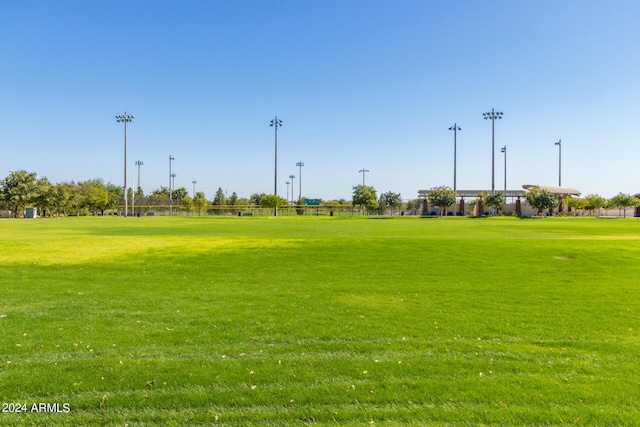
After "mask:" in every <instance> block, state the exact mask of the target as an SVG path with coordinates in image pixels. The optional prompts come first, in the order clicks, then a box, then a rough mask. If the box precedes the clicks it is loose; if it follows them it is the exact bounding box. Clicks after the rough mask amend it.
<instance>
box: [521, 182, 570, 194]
mask: <svg viewBox="0 0 640 427" xmlns="http://www.w3.org/2000/svg"><path fill="white" fill-rule="evenodd" d="M533 187H538V188H540V189H542V190H547V191H548V192H550V193H553V194H557V195H560V196H579V195H580V194H581V193H580V192H579V191H578V190H576V189H575V188H571V187H558V186H557V185H532V184H527V185H523V186H522V188H524V189H527V190H530V189H531V188H533Z"/></svg>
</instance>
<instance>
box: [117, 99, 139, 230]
mask: <svg viewBox="0 0 640 427" xmlns="http://www.w3.org/2000/svg"><path fill="white" fill-rule="evenodd" d="M133 119H135V116H132V115H129V114H127V112H126V111H125V112H124V114H123V115H121V116H116V122H118V123H124V186H123V191H122V194H123V195H124V216H125V217H126V216H127V123H128V122H132V121H133Z"/></svg>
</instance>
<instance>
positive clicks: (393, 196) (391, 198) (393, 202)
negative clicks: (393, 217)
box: [380, 191, 402, 211]
mask: <svg viewBox="0 0 640 427" xmlns="http://www.w3.org/2000/svg"><path fill="white" fill-rule="evenodd" d="M380 205H384V206H385V207H389V208H392V209H393V210H394V211H397V210H399V209H400V207H401V206H402V196H401V195H400V193H394V192H391V191H387V192H386V193H383V194H381V195H380Z"/></svg>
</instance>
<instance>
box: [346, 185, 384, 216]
mask: <svg viewBox="0 0 640 427" xmlns="http://www.w3.org/2000/svg"><path fill="white" fill-rule="evenodd" d="M377 199H378V197H377V194H376V189H375V188H373V187H371V186H369V185H363V184H360V185H354V186H353V198H352V205H353V206H360V207H362V208H364V209H367V210H368V211H371V210H372V209H375V208H377V207H378V200H377Z"/></svg>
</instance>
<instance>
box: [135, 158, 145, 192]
mask: <svg viewBox="0 0 640 427" xmlns="http://www.w3.org/2000/svg"><path fill="white" fill-rule="evenodd" d="M142 165H144V163H143V162H142V160H136V166H137V167H138V188H140V187H141V186H140V166H142Z"/></svg>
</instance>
